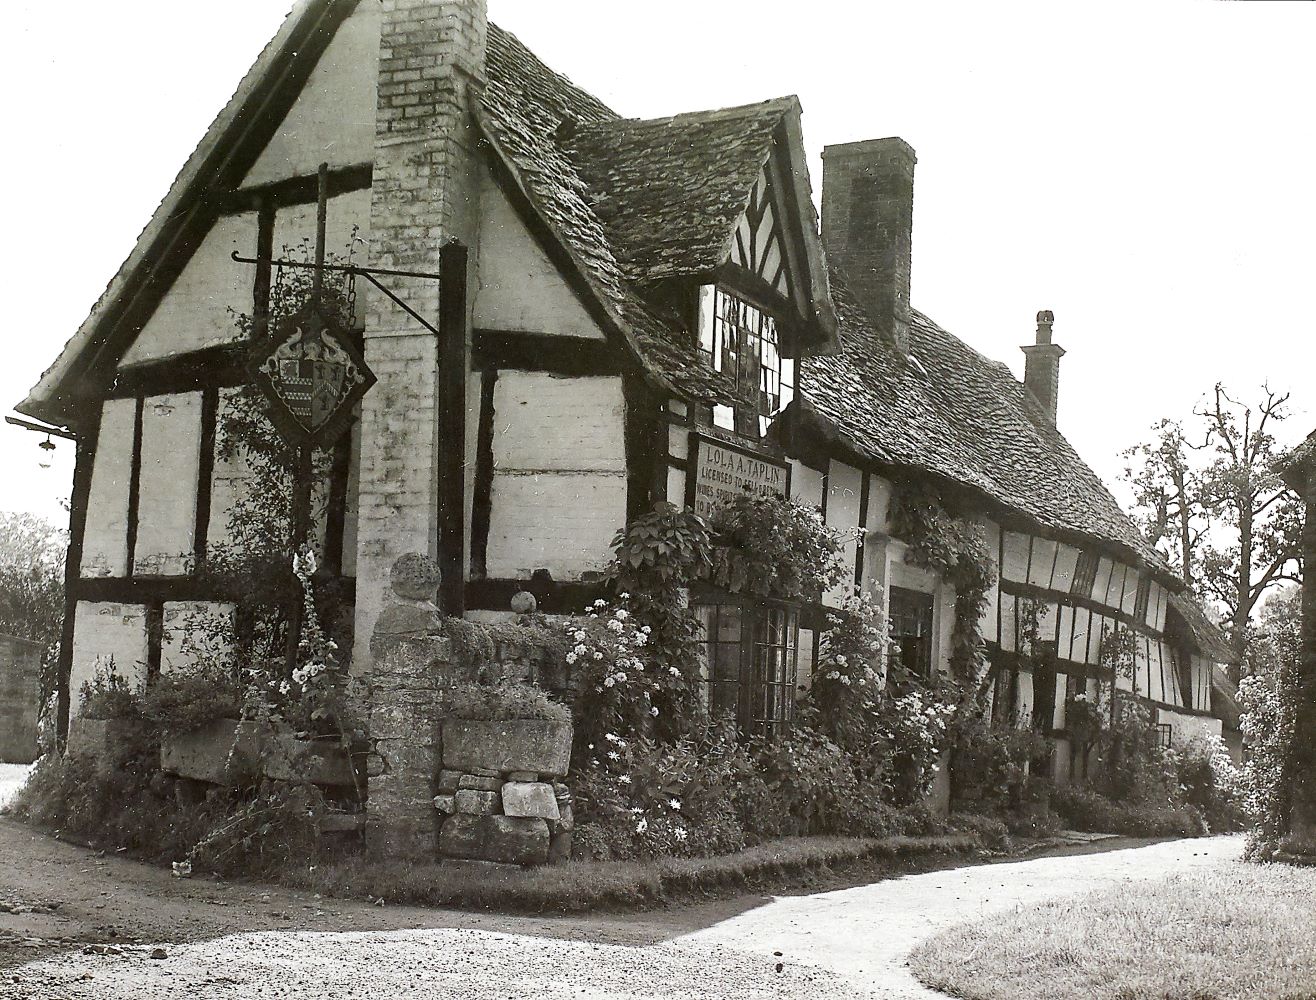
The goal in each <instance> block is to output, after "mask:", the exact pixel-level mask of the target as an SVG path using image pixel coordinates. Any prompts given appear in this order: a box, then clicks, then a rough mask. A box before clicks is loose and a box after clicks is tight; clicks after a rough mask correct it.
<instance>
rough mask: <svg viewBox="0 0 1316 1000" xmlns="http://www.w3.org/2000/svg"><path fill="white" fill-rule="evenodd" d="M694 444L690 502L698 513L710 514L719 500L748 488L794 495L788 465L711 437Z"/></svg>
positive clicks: (700, 439)
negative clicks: (791, 491) (791, 490)
mask: <svg viewBox="0 0 1316 1000" xmlns="http://www.w3.org/2000/svg"><path fill="white" fill-rule="evenodd" d="M691 444H692V446H693V447H692V448H691V457H692V458H693V459H694V461H693V462H692V464H691V466H690V471H689V477H690V478H689V484H690V494H691V496H690V499H689V503H690V506H692V507H693V508H694V510H695V513H696V514H700V515H702V516H704V517H707V516H708V514H709V512H710V511H711V510H712V509H713V506H714V505H715V504H716V503H717V502H718V501H719V500H721V499H723V498H724V497H730V496H736V495H737V494H739V493H742V492H744V491H745V490H746V489H749V490H751V491H753V492H755V493H775V494H777V495H778V496H783V497H784V496H789V495H790V468H789V467H788V466H786V465H784V464H782V463H780V462H775V461H773V460H771V459H768V458H764V457H763V456H761V455H754V454H751V453H750V452H747V451H741V450H740V449H739V448H733V447H731V446H730V445H727V444H723V443H722V442H721V441H712V440H709V439H708V438H703V437H695V438H694V439H693V440H692V442H691Z"/></svg>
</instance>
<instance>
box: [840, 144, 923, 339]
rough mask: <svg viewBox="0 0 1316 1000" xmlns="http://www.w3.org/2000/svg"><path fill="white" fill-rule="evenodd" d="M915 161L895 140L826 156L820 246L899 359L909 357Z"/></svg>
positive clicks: (842, 147)
mask: <svg viewBox="0 0 1316 1000" xmlns="http://www.w3.org/2000/svg"><path fill="white" fill-rule="evenodd" d="M915 162H916V157H915V156H914V150H913V149H912V148H911V147H910V145H909V143H907V142H905V140H904V139H898V138H889V139H870V140H867V141H865V142H847V143H843V144H841V145H837V146H828V147H827V148H826V149H824V150H823V201H822V237H823V246H824V248H825V249H826V251H827V256H828V258H829V259H830V261H831V262H832V264H833V265H834V266H835V267H836V269H837V270H838V271H839V272H840V273H841V274H842V276H843V277H844V278H845V281H846V284H847V285H848V286H849V288H850V290H851V291H852V292H854V294H855V295H856V296H857V297H858V299H859V301H860V303H861V304H862V305H863V307H864V309H865V311H866V312H867V313H868V315H869V317H870V318H871V319H872V320H873V322H874V323H876V324H877V327H878V329H879V331H881V332H882V333H885V334H886V335H888V336H889V337H890V338H891V339H892V341H893V342H894V343H895V345H896V347H897V348H898V349H899V350H900V351H901V353H908V352H909V272H910V257H911V252H912V248H913V232H914V164H915Z"/></svg>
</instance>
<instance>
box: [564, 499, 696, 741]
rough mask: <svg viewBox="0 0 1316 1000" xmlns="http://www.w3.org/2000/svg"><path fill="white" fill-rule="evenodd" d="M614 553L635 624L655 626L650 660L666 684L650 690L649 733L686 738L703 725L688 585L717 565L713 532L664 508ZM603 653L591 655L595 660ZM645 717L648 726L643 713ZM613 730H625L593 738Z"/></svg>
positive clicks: (639, 521) (620, 589) (630, 528)
mask: <svg viewBox="0 0 1316 1000" xmlns="http://www.w3.org/2000/svg"><path fill="white" fill-rule="evenodd" d="M613 549H614V553H615V557H614V559H613V562H612V565H611V566H610V568H609V576H610V579H611V581H612V584H613V587H614V588H615V590H616V592H617V593H618V594H620V595H623V596H621V597H619V598H618V600H619V602H622V603H624V604H625V609H626V610H629V611H630V612H631V613H632V621H633V623H634V624H635V625H637V626H641V627H647V628H648V629H649V631H648V633H647V634H646V639H645V641H644V642H643V643H641V645H643V646H644V650H645V653H644V657H643V659H644V661H645V662H646V664H647V666H648V669H649V671H650V679H651V680H652V678H660V679H661V683H654V684H653V685H652V686H653V690H650V692H649V697H650V704H649V706H648V707H649V708H650V709H654V708H656V709H658V714H657V715H656V716H651V718H652V721H651V722H647V723H645V725H646V727H647V729H646V731H651V732H653V733H654V734H655V735H657V736H658V737H659V738H661V739H664V740H676V739H680V738H682V737H684V736H687V735H688V734H690V733H691V732H692V731H694V730H695V729H697V728H699V727H700V726H701V725H702V724H703V721H704V708H703V704H702V702H701V700H700V696H699V691H700V683H701V682H700V676H699V669H700V639H701V635H702V628H701V626H700V623H699V619H698V618H697V617H696V616H695V614H694V612H693V611H692V610H691V609H690V601H689V587H690V585H691V584H692V583H693V582H694V581H695V580H696V579H698V578H701V577H703V576H705V575H707V573H708V572H709V569H710V567H711V566H712V534H711V528H710V527H709V525H708V523H707V522H706V521H705V520H704V519H703V518H701V517H700V516H699V515H698V514H696V513H694V512H693V511H690V510H680V509H678V508H676V507H674V506H673V505H671V504H668V503H659V504H655V505H654V508H653V510H652V511H650V512H649V513H647V514H644V515H642V516H640V517H638V518H635V519H634V520H633V521H631V523H630V524H629V525H627V526H626V527H625V528H624V529H623V530H621V531H619V532H618V533H617V536H616V537H615V538H614V539H613ZM596 611H597V609H596ZM596 611H595V612H591V614H592V613H596ZM603 617H604V618H605V619H606V616H603ZM614 617H615V616H614ZM585 621H587V622H594V621H597V619H592V618H591V619H586V620H585ZM578 631H585V632H586V633H587V634H588V633H589V632H590V630H589V629H583V630H582V629H579V628H577V629H574V630H569V632H572V633H573V638H574V632H578ZM596 631H597V630H596ZM604 638H605V639H606V637H604ZM579 642H580V640H577V641H576V644H577V645H579ZM597 651H598V650H593V651H591V653H590V658H591V659H592V658H593V652H597ZM577 655H582V654H577ZM585 693H587V692H585ZM595 693H596V694H598V693H599V692H595ZM639 718H640V720H641V721H643V716H640V717H639ZM610 728H619V727H610V726H608V725H607V724H600V725H599V726H597V727H595V730H596V731H595V732H594V733H593V734H592V737H591V738H592V739H594V740H597V739H598V738H600V734H601V733H602V732H604V731H608V730H609V729H610ZM633 732H636V731H633ZM587 735H589V734H587ZM587 742H588V740H587Z"/></svg>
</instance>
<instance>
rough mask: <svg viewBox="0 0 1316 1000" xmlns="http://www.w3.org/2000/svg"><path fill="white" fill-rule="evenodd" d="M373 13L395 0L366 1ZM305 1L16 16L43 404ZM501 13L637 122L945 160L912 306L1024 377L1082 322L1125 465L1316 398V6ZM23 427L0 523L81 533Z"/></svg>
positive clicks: (928, 165)
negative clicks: (1197, 413) (1216, 410)
mask: <svg viewBox="0 0 1316 1000" xmlns="http://www.w3.org/2000/svg"><path fill="white" fill-rule="evenodd" d="M363 2H371V0H363ZM286 7H287V2H286V0H225V2H224V3H204V4H202V3H184V2H179V0H119V2H115V3H105V2H103V0H98V2H95V3H90V2H67V0H66V2H65V3H61V4H49V3H45V2H42V3H33V2H30V0H19V2H17V3H11V4H10V5H9V8H8V17H7V24H6V32H5V34H4V37H3V39H0V93H4V94H5V95H6V96H5V101H4V121H3V127H4V134H5V136H6V143H5V149H6V155H5V157H4V159H3V167H0V170H3V172H4V175H5V176H4V178H3V179H4V188H3V190H4V193H5V194H4V201H3V205H4V216H3V218H4V222H5V224H6V225H5V230H6V231H5V232H4V234H3V237H2V238H0V261H2V262H3V264H4V274H5V278H6V285H7V295H6V301H7V302H8V303H9V307H8V309H7V310H6V311H5V316H4V319H5V321H6V322H5V331H4V332H5V338H4V340H5V346H6V348H7V350H6V352H5V353H6V357H5V358H4V362H3V364H0V405H2V406H3V407H4V412H8V407H9V406H11V405H12V404H13V403H16V402H18V401H19V400H20V399H21V398H22V397H23V396H24V395H25V394H26V392H27V390H28V389H29V388H30V386H31V385H32V384H33V383H34V382H35V381H36V380H37V378H38V377H39V376H40V374H41V371H42V370H43V369H44V368H45V367H46V366H47V365H49V364H50V363H51V361H53V359H54V357H55V355H56V354H57V353H58V351H59V348H60V347H61V346H62V344H63V343H64V341H65V340H66V339H67V338H68V337H69V336H70V335H71V334H72V333H73V331H74V330H75V329H76V328H77V326H78V325H79V324H80V323H81V321H82V320H83V319H84V318H85V316H86V314H87V312H88V310H89V308H90V307H91V304H92V303H93V302H94V301H95V299H96V297H97V296H98V295H99V294H100V292H101V291H102V290H103V289H104V287H105V285H106V283H107V282H108V280H109V279H110V277H111V275H112V274H113V273H114V271H115V270H116V269H117V268H118V266H119V264H120V263H121V262H122V260H123V258H124V257H125V256H126V255H127V253H128V251H129V250H130V249H131V247H132V244H133V242H134V241H135V239H136V237H137V234H138V233H139V232H140V231H141V229H142V227H143V226H144V225H145V223H146V222H147V220H148V219H149V217H150V215H151V212H152V211H153V210H154V208H155V206H156V205H157V204H158V202H159V200H160V198H161V197H162V196H163V194H164V192H165V190H166V189H167V187H168V185H169V183H170V181H171V180H172V179H173V177H174V175H175V173H176V172H177V171H178V169H179V168H180V167H181V166H182V164H183V161H184V159H185V158H186V156H187V155H188V153H189V152H190V151H191V150H192V148H193V147H194V146H195V144H196V142H197V141H198V140H199V139H200V137H201V135H202V134H203V133H204V131H205V129H206V127H207V125H208V124H209V123H210V121H211V119H212V118H213V117H214V115H215V114H216V113H217V112H218V111H219V109H220V108H221V107H222V105H223V104H224V102H225V101H226V100H227V98H228V96H229V95H230V94H231V93H232V91H233V89H234V87H235V85H236V84H237V82H238V80H239V78H240V77H241V76H242V74H243V73H244V72H245V71H246V69H247V68H248V67H249V65H250V64H251V62H252V61H253V60H254V58H255V56H256V54H257V52H258V51H259V50H260V48H261V47H262V45H264V43H265V42H266V41H267V40H268V39H269V37H270V36H271V35H272V34H273V32H274V31H275V29H276V28H277V27H278V24H279V22H280V21H281V19H282V17H283V14H284V13H285V11H286ZM490 15H491V17H492V18H493V19H494V20H496V21H497V22H498V23H499V24H500V25H501V26H502V27H504V28H506V29H508V30H510V31H512V32H513V33H515V34H517V35H518V36H519V37H520V38H521V39H522V41H524V42H525V43H526V44H528V45H529V46H530V47H531V48H532V49H534V50H535V51H536V52H537V53H538V54H539V55H540V56H541V58H543V59H544V60H545V61H546V62H548V63H549V64H550V65H551V66H553V67H554V68H555V69H557V70H559V71H560V72H563V73H565V74H566V75H568V76H570V77H571V78H572V79H573V80H574V81H575V82H576V83H577V84H579V85H581V86H583V87H585V88H586V89H588V90H590V91H592V92H593V93H594V94H596V95H597V96H598V97H600V98H601V99H602V100H604V101H605V102H606V103H608V104H609V105H611V106H612V107H613V108H614V109H615V110H617V111H618V112H620V113H622V114H624V115H627V116H636V117H651V116H658V115H664V114H671V113H674V112H678V111H683V110H694V109H702V108H711V107H719V106H726V105H732V104H742V103H747V102H751V101H758V100H763V99H765V98H769V97H776V96H780V95H783V94H791V93H793V94H798V95H799V97H800V99H801V101H802V103H803V106H804V137H805V142H806V144H807V146H808V149H809V153H810V157H811V170H812V171H813V184H814V189H815V192H817V191H818V190H819V189H820V177H821V175H820V171H821V165H820V160H819V154H820V152H821V150H822V147H823V146H824V145H828V144H831V143H837V142H848V141H851V140H856V139H869V138H876V137H880V136H888V135H899V136H902V137H903V138H905V139H906V140H907V141H908V142H909V143H910V144H911V145H912V146H913V147H914V148H915V150H916V151H917V153H918V168H917V173H916V178H915V210H914V262H913V302H914V305H915V307H916V308H918V309H920V310H922V311H923V312H925V313H927V314H928V315H929V316H931V317H932V318H933V319H935V320H936V321H937V322H939V323H940V324H941V325H942V326H945V327H946V328H948V329H949V330H951V331H952V332H954V333H956V334H957V335H958V336H960V337H961V338H962V339H964V340H966V341H967V342H968V343H969V344H971V345H972V346H973V347H975V348H977V349H978V350H979V351H981V352H983V353H984V354H987V355H989V356H991V357H993V358H997V359H999V360H1002V361H1004V362H1006V363H1007V364H1009V365H1010V366H1011V367H1012V368H1013V369H1014V370H1015V371H1016V373H1019V372H1022V369H1023V355H1022V354H1021V353H1020V351H1019V349H1018V348H1019V345H1021V344H1024V343H1028V342H1030V341H1031V340H1032V335H1033V330H1034V322H1033V317H1034V315H1035V314H1036V312H1037V311H1038V310H1039V309H1043V308H1047V309H1052V310H1054V311H1055V314H1056V327H1055V336H1056V340H1057V342H1058V343H1060V344H1062V345H1063V346H1064V347H1065V348H1066V349H1067V350H1068V352H1069V353H1068V355H1067V356H1066V357H1065V359H1064V361H1063V362H1062V366H1061V379H1060V416H1059V422H1060V427H1061V429H1062V430H1063V431H1064V432H1065V433H1066V434H1067V435H1068V436H1069V438H1070V440H1071V441H1072V442H1073V443H1074V445H1075V446H1076V447H1077V448H1078V450H1079V452H1080V453H1081V454H1082V455H1083V456H1084V457H1085V458H1086V459H1087V460H1088V461H1089V463H1090V464H1091V465H1092V466H1093V467H1094V468H1095V469H1096V470H1097V471H1098V472H1099V473H1100V474H1101V475H1102V476H1103V477H1105V478H1106V479H1107V481H1108V482H1111V483H1112V485H1114V482H1113V481H1114V479H1115V476H1116V475H1117V473H1118V471H1119V469H1120V467H1121V462H1120V461H1119V459H1118V452H1119V451H1120V449H1121V448H1123V447H1126V446H1127V445H1130V444H1132V443H1135V442H1136V441H1138V440H1139V439H1140V438H1141V437H1142V436H1143V435H1144V431H1145V429H1146V428H1147V427H1148V425H1150V424H1151V423H1152V422H1153V421H1155V420H1156V419H1158V418H1159V417H1161V416H1183V415H1187V414H1188V413H1189V411H1190V410H1191V409H1192V407H1193V405H1194V403H1195V401H1197V400H1198V399H1199V398H1200V397H1201V396H1202V395H1203V393H1205V392H1207V391H1209V389H1210V388H1211V386H1212V385H1213V384H1214V383H1215V382H1217V381H1221V380H1223V381H1225V382H1226V383H1227V384H1228V385H1229V386H1230V387H1231V388H1233V389H1234V390H1236V391H1237V392H1240V393H1243V394H1245V395H1247V394H1251V395H1255V394H1256V388H1257V386H1258V385H1259V384H1260V383H1262V382H1263V381H1266V380H1269V381H1270V383H1271V384H1272V385H1273V386H1275V387H1278V388H1283V389H1292V390H1293V392H1294V404H1295V405H1294V412H1295V416H1294V418H1293V419H1292V420H1291V421H1290V422H1289V424H1288V425H1287V426H1286V427H1285V428H1284V429H1283V431H1282V434H1283V436H1284V437H1285V439H1287V440H1297V439H1299V438H1300V437H1302V436H1303V435H1304V434H1305V433H1306V432H1307V431H1308V430H1310V429H1311V426H1310V425H1311V424H1312V421H1313V416H1312V414H1313V412H1316V385H1313V374H1314V373H1313V365H1312V360H1313V349H1312V346H1311V342H1312V334H1313V330H1314V328H1316V304H1314V303H1313V299H1312V291H1311V289H1312V281H1311V275H1312V273H1313V269H1314V266H1316V242H1314V241H1313V234H1316V138H1314V136H1313V127H1312V121H1313V117H1314V116H1313V100H1314V97H1313V95H1316V71H1313V60H1312V58H1311V54H1310V53H1311V45H1312V42H1313V38H1316V33H1314V32H1313V29H1314V28H1316V5H1314V4H1309V3H1274V4H1257V3H1196V2H1138V3H1114V2H1110V0H1102V2H1100V3H1091V4H1082V5H1080V4H1077V3H1063V4H1061V3H1050V2H1048V3H1039V4H1024V3H1009V2H995V3H990V4H983V3H965V4H934V3H915V2H910V3H900V4H891V3H863V4H858V3H846V2H839V0H813V2H811V3H807V4H800V3H791V4H784V3H781V4H778V3H770V2H763V0H759V2H748V0H736V2H727V0H721V2H717V3H712V2H709V0H702V2H690V0H679V2H672V0H668V2H666V3H661V4H627V3H618V2H616V0H610V2H605V0H588V2H585V0H582V2H574V3H573V2H565V0H564V2H546V0H490ZM38 440H39V438H37V437H36V436H35V435H32V434H30V433H26V432H21V431H18V430H16V429H14V428H10V427H7V426H6V427H3V428H0V463H3V468H4V470H5V475H4V478H3V482H0V510H3V509H11V510H12V509H20V510H34V511H37V512H40V513H43V514H46V515H49V516H52V517H54V518H57V519H58V518H62V513H61V512H60V510H59V500H60V499H61V498H63V497H66V496H67V494H68V489H69V479H70V476H71V467H72V462H71V458H72V454H71V453H72V448H71V447H70V446H69V445H68V444H67V443H66V444H62V445H61V447H60V448H59V450H58V452H57V458H56V463H55V466H54V468H52V469H50V470H46V471H42V470H40V469H39V468H38V467H37V456H38V454H39V450H38V448H37V447H36V444H37V441H38Z"/></svg>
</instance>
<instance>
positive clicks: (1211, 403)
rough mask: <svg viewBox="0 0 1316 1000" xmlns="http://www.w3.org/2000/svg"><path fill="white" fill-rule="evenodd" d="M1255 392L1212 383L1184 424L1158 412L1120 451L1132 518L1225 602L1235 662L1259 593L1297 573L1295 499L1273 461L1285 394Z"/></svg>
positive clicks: (1191, 581)
mask: <svg viewBox="0 0 1316 1000" xmlns="http://www.w3.org/2000/svg"><path fill="white" fill-rule="evenodd" d="M1261 394H1262V395H1261V398H1260V399H1259V400H1258V401H1256V402H1255V403H1246V402H1243V401H1241V400H1238V399H1235V398H1234V397H1232V396H1231V395H1230V394H1229V392H1228V390H1227V389H1225V387H1224V385H1222V384H1217V385H1216V386H1215V388H1214V389H1213V390H1212V392H1211V394H1210V395H1209V396H1208V397H1206V399H1205V400H1204V401H1203V402H1202V403H1201V404H1199V405H1198V406H1197V407H1195V408H1194V409H1193V416H1194V418H1195V421H1194V424H1193V425H1192V426H1190V427H1189V428H1188V429H1185V428H1184V427H1183V425H1181V424H1180V423H1179V422H1178V421H1174V420H1162V421H1160V422H1159V423H1157V424H1155V425H1153V427H1152V435H1153V436H1152V439H1151V440H1150V441H1149V442H1147V443H1145V444H1141V445H1137V446H1135V447H1133V448H1129V449H1127V450H1126V451H1125V452H1124V453H1123V456H1124V458H1125V460H1126V462H1127V463H1128V464H1127V465H1126V467H1125V474H1124V478H1125V479H1126V480H1127V481H1128V482H1129V484H1130V485H1131V486H1132V487H1133V490H1134V498H1135V499H1134V502H1135V511H1134V517H1135V520H1137V521H1138V523H1139V526H1140V527H1142V528H1143V530H1144V531H1145V532H1146V533H1147V534H1148V536H1149V537H1150V538H1151V539H1152V540H1153V541H1154V542H1156V543H1158V544H1160V543H1164V544H1165V545H1166V547H1167V548H1168V549H1169V557H1170V559H1171V560H1172V561H1175V562H1177V563H1178V566H1179V570H1180V573H1181V574H1182V576H1183V579H1184V582H1185V583H1186V584H1188V585H1189V586H1190V587H1191V588H1193V589H1194V590H1195V591H1196V592H1197V593H1198V594H1199V595H1200V596H1201V597H1202V598H1204V599H1206V600H1207V601H1208V602H1210V603H1214V604H1217V605H1222V606H1223V607H1224V608H1225V610H1226V612H1227V621H1228V623H1229V632H1230V641H1231V645H1232V646H1233V648H1234V651H1235V652H1236V653H1237V655H1238V657H1239V662H1242V660H1243V655H1244V652H1245V650H1246V648H1247V631H1248V621H1249V619H1250V618H1251V616H1252V613H1253V611H1254V610H1255V609H1256V608H1257V606H1258V602H1259V601H1260V600H1261V598H1262V596H1263V595H1264V594H1265V593H1266V592H1267V591H1268V590H1270V589H1271V588H1272V587H1274V586H1277V585H1279V584H1282V583H1286V582H1300V581H1301V579H1302V564H1301V559H1300V552H1299V547H1298V544H1297V542H1298V535H1299V531H1300V530H1301V526H1302V509H1301V505H1300V502H1299V500H1298V498H1297V496H1296V495H1295V494H1293V493H1292V492H1291V491H1290V490H1289V489H1288V488H1287V487H1286V486H1285V485H1284V483H1283V482H1282V481H1281V479H1280V478H1279V475H1278V474H1277V473H1276V471H1275V465H1276V461H1277V459H1278V458H1279V457H1280V449H1279V448H1278V446H1277V445H1276V442H1275V438H1274V429H1275V427H1276V426H1277V425H1278V424H1281V423H1283V421H1284V420H1285V419H1287V417H1288V409H1287V406H1288V401H1289V394H1288V393H1284V394H1282V395H1281V394H1278V393H1276V392H1274V391H1273V390H1272V389H1271V388H1270V387H1269V386H1262V388H1261Z"/></svg>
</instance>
